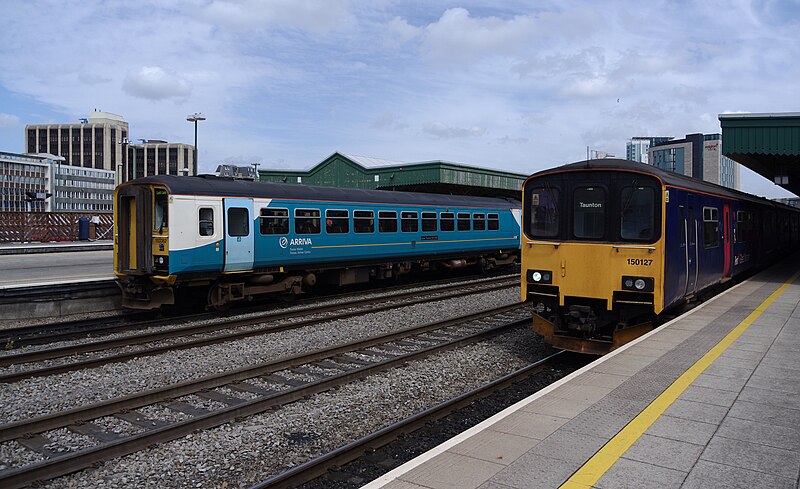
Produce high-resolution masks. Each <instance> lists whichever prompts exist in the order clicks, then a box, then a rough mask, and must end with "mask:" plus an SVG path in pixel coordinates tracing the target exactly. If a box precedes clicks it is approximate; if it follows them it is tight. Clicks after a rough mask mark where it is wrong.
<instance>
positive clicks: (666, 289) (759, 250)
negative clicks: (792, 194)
mask: <svg viewBox="0 0 800 489" xmlns="http://www.w3.org/2000/svg"><path fill="white" fill-rule="evenodd" d="M522 200H523V204H522V205H523V238H522V250H521V255H522V289H521V293H522V299H523V300H524V301H527V302H528V303H530V304H531V305H532V309H533V311H534V320H533V329H534V330H535V331H537V332H538V333H540V334H542V335H543V336H544V337H545V339H546V341H548V342H549V343H551V344H553V345H555V346H558V347H561V348H566V349H569V350H574V351H580V352H586V353H598V354H601V353H606V352H608V351H611V350H613V349H615V348H617V347H618V346H620V345H622V344H624V343H626V342H628V341H630V340H631V339H633V338H635V337H637V336H639V335H641V334H644V333H645V332H647V331H649V330H650V329H652V327H653V325H654V323H655V322H657V321H658V320H661V319H663V317H664V313H665V311H666V312H668V311H670V310H675V308H676V307H677V306H679V305H681V304H685V303H687V302H689V301H693V300H695V299H696V298H697V297H699V296H700V295H701V294H702V293H704V292H708V291H710V290H713V289H716V288H718V286H720V285H722V284H725V283H729V282H730V281H731V280H734V279H737V278H739V277H742V276H745V275H746V274H748V273H752V272H753V271H756V270H759V269H760V268H763V267H764V266H765V265H767V264H769V263H772V262H774V261H776V260H777V259H778V258H781V257H783V256H785V254H786V252H788V251H790V250H796V249H797V246H798V243H799V242H800V210H799V209H796V208H793V207H789V206H786V205H783V204H779V203H776V202H772V201H769V200H767V199H764V198H760V197H755V196H752V195H748V194H746V193H743V192H739V191H736V190H732V189H729V188H725V187H722V186H719V185H715V184H712V183H707V182H704V181H702V180H699V179H695V178H690V177H687V176H684V175H681V174H678V173H674V172H668V171H663V170H660V169H658V168H654V167H653V166H650V165H646V164H642V163H637V162H632V161H626V160H614V159H601V160H589V161H583V162H578V163H573V164H569V165H564V166H561V167H557V168H553V169H549V170H545V171H542V172H539V173H536V174H534V175H532V176H531V177H530V178H528V180H526V181H525V183H524V185H523V199H522Z"/></svg>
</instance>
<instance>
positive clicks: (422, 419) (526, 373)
mask: <svg viewBox="0 0 800 489" xmlns="http://www.w3.org/2000/svg"><path fill="white" fill-rule="evenodd" d="M565 353H566V352H565V351H563V350H559V351H557V352H555V353H553V354H552V355H549V356H547V357H545V358H543V359H541V360H539V361H537V362H534V363H531V364H529V365H526V366H525V367H522V368H520V369H517V370H515V371H513V372H511V373H509V374H506V375H504V376H502V377H500V378H498V379H495V380H493V381H491V382H488V383H486V384H484V385H482V386H480V387H478V388H476V389H472V390H470V391H468V392H465V393H463V394H461V395H459V396H457V397H454V398H452V399H449V400H447V401H445V402H442V403H439V404H437V405H436V406H433V407H431V408H429V409H426V410H424V411H422V412H419V413H416V414H414V415H413V416H409V417H408V418H405V419H402V420H400V421H397V422H395V423H392V424H391V425H389V426H386V427H384V428H381V429H380V430H377V431H375V432H373V433H370V434H368V435H366V436H363V437H361V438H359V439H357V440H354V441H353V442H351V443H348V444H347V445H345V446H342V447H339V448H337V449H335V450H332V451H330V452H327V453H324V454H322V455H319V456H318V457H315V458H313V459H311V460H309V461H307V462H304V463H302V464H300V465H297V466H295V467H292V468H291V469H289V470H287V471H285V472H283V473H281V474H278V475H275V476H273V477H270V478H269V479H267V480H264V481H263V482H261V483H259V484H256V485H253V486H251V488H250V489H267V488H270V489H273V488H274V489H279V488H291V487H296V486H298V485H300V484H303V483H306V482H309V481H311V480H314V479H316V478H318V477H320V476H322V475H323V474H325V473H326V472H328V470H330V469H331V468H334V467H341V466H342V465H344V464H346V463H348V462H351V461H353V460H355V459H357V458H359V457H360V456H362V455H363V454H364V452H365V451H367V450H372V449H376V448H379V447H381V446H383V445H386V444H387V443H390V442H392V441H394V440H396V439H397V438H398V437H399V436H400V435H405V434H408V433H411V432H413V431H415V430H417V429H419V428H421V427H423V426H426V425H428V424H430V423H431V422H433V421H436V420H437V419H439V418H442V417H444V416H447V415H448V414H450V413H452V412H453V411H455V410H457V409H460V408H462V407H464V406H467V405H469V404H472V403H473V402H475V401H476V400H479V399H482V398H484V397H486V396H488V395H490V394H491V393H493V392H496V391H499V390H502V389H504V388H506V387H508V386H509V385H511V384H514V383H516V382H519V381H520V380H522V379H524V378H527V377H530V376H532V375H536V374H537V373H538V372H541V371H542V370H544V369H545V368H547V367H548V366H549V365H550V364H552V363H553V362H554V361H555V360H556V359H558V358H560V357H561V356H562V355H564V354H565Z"/></svg>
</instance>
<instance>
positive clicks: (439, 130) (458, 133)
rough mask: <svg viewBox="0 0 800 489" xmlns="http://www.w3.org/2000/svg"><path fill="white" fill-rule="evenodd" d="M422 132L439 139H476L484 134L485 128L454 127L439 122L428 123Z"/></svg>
mask: <svg viewBox="0 0 800 489" xmlns="http://www.w3.org/2000/svg"><path fill="white" fill-rule="evenodd" d="M422 130H423V131H424V132H425V133H426V134H429V135H431V136H434V137H436V138H440V139H461V138H478V137H481V136H483V135H484V134H486V128H483V127H479V126H472V127H455V126H449V125H447V124H445V123H444V122H440V121H433V122H428V123H426V124H425V125H424V126H423V128H422Z"/></svg>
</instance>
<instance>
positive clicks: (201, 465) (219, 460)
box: [42, 329, 550, 489]
mask: <svg viewBox="0 0 800 489" xmlns="http://www.w3.org/2000/svg"><path fill="white" fill-rule="evenodd" d="M549 351H550V349H549V347H547V346H545V345H543V344H541V342H539V340H538V339H537V338H536V337H535V335H532V334H531V333H530V332H529V331H526V330H525V329H517V330H514V331H512V332H509V333H506V334H504V335H502V336H500V337H497V338H494V339H492V340H487V341H484V342H481V343H478V344H474V345H469V346H466V347H463V348H459V349H457V350H451V351H447V352H442V353H439V354H436V355H433V356H431V357H428V358H426V359H423V360H419V361H415V362H410V363H409V364H407V365H406V366H405V367H403V368H398V369H393V370H391V371H387V372H384V373H381V374H378V375H375V376H372V377H369V378H367V379H365V380H362V381H358V382H355V383H353V384H348V385H346V386H343V387H341V388H338V389H335V390H332V391H328V392H325V393H322V394H320V395H317V396H314V397H313V398H310V399H307V400H303V401H298V402H295V403H293V404H290V405H288V406H286V407H284V408H282V409H279V410H277V411H274V412H267V413H263V414H260V415H255V416H250V417H247V418H245V419H243V420H241V421H239V422H236V423H231V424H226V425H223V426H220V427H218V428H215V429H211V430H206V431H202V432H199V433H194V434H192V435H189V436H186V437H184V438H181V439H179V440H175V441H173V442H169V443H166V444H163V445H159V446H156V447H154V448H151V449H148V450H144V451H141V452H137V453H135V454H131V455H128V456H125V457H122V458H119V459H115V460H112V461H108V462H105V463H103V464H101V465H100V466H98V467H96V468H91V469H86V470H83V471H81V472H78V473H76V474H72V475H68V476H64V477H61V478H58V479H56V480H53V481H49V482H46V483H44V484H43V485H42V487H48V488H59V489H61V488H83V487H96V488H106V487H108V488H111V487H120V486H130V487H153V488H155V487H159V488H162V487H167V488H194V487H203V488H205V487H218V488H223V487H224V488H236V487H248V486H250V485H252V484H254V483H257V482H260V481H262V480H265V479H267V478H269V477H270V476H273V475H277V474H278V473H280V472H282V471H284V470H286V469H288V468H290V467H292V466H295V465H297V464H300V463H303V462H305V461H306V460H308V459H310V458H312V457H314V456H316V455H319V454H321V453H324V452H327V451H330V450H332V449H334V448H336V447H339V446H341V445H344V444H346V443H348V442H350V441H353V440H355V439H357V438H359V437H361V436H364V435H366V434H369V433H370V432H372V431H375V430H377V429H379V428H381V427H383V426H386V425H388V424H391V423H393V422H395V421H398V420H400V419H402V418H405V417H407V416H410V415H412V414H414V413H417V412H419V411H421V410H423V409H426V408H429V407H431V406H434V405H436V404H438V403H440V402H443V401H445V400H447V399H449V398H451V397H453V396H455V395H458V394H460V393H462V392H464V391H466V390H469V389H472V388H475V387H478V386H479V385H481V384H483V383H485V382H488V381H490V380H493V379H494V378H497V377H499V376H500V375H502V374H504V373H507V372H509V371H511V370H514V369H516V368H519V367H521V366H523V365H525V364H527V363H529V362H530V361H533V360H535V359H537V358H541V357H542V356H544V355H545V354H546V353H547V352H549Z"/></svg>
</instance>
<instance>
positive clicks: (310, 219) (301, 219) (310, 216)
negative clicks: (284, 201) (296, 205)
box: [294, 209, 320, 234]
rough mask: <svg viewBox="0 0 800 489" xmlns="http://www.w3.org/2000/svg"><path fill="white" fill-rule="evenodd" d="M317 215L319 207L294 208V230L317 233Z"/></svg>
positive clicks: (318, 231) (303, 232)
mask: <svg viewBox="0 0 800 489" xmlns="http://www.w3.org/2000/svg"><path fill="white" fill-rule="evenodd" d="M319 216H320V213H319V209H295V210H294V232H295V233H297V234H319V233H320V223H319V221H320V217H319Z"/></svg>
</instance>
